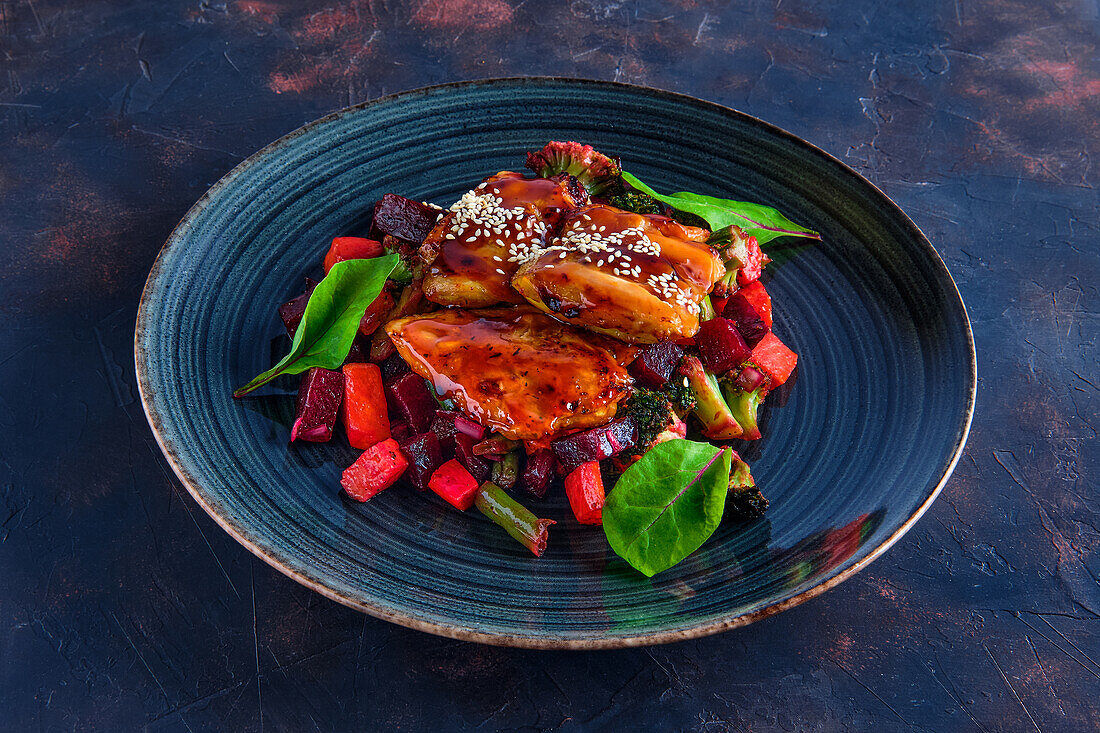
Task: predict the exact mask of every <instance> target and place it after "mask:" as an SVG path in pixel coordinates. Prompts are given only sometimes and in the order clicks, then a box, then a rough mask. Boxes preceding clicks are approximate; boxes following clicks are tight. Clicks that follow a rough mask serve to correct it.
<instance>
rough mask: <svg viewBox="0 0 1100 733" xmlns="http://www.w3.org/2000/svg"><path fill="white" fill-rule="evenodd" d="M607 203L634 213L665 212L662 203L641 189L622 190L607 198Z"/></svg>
mask: <svg viewBox="0 0 1100 733" xmlns="http://www.w3.org/2000/svg"><path fill="white" fill-rule="evenodd" d="M607 203H608V204H610V205H611V206H614V207H615V208H616V209H622V210H623V211H633V212H634V213H635V214H664V213H665V206H664V204H662V203H661V202H660V201H658V200H657V199H655V198H653V197H652V196H650V195H649V194H648V193H642V192H641V191H622V192H620V193H617V194H615V195H614V196H611V197H610V198H608V199H607Z"/></svg>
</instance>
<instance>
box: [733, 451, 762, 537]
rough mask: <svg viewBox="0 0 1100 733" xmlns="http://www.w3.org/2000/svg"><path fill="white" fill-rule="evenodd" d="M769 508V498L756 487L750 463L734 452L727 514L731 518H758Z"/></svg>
mask: <svg viewBox="0 0 1100 733" xmlns="http://www.w3.org/2000/svg"><path fill="white" fill-rule="evenodd" d="M767 510H768V500H767V499H765V498H764V495H763V494H761V493H760V489H758V488H757V487H756V482H755V481H754V480H753V478H752V474H751V473H750V472H749V464H747V463H745V461H744V460H742V459H741V456H739V455H737V451H734V452H733V461H732V462H731V464H730V489H729V494H727V496H726V516H728V517H730V518H731V519H741V520H746V519H756V518H757V517H759V516H762V515H763V514H764V512H766V511H767Z"/></svg>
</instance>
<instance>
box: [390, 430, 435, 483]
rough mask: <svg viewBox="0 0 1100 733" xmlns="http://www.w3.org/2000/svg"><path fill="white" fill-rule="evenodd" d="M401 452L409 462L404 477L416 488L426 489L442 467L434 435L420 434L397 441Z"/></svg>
mask: <svg viewBox="0 0 1100 733" xmlns="http://www.w3.org/2000/svg"><path fill="white" fill-rule="evenodd" d="M399 444H400V445H401V452H402V453H404V454H405V457H406V458H407V459H408V461H409V470H408V471H407V472H406V474H405V476H406V478H408V479H409V482H410V483H411V484H412V485H413V486H415V487H416V488H418V489H420V490H421V491H423V490H424V489H426V488H428V480H429V479H431V477H432V474H433V473H435V471H436V469H438V468H439V467H440V466H442V465H443V450H442V449H441V448H440V447H439V438H437V437H436V435H435V433H421V434H420V435H415V436H413V437H411V438H406V439H404V440H401V441H399Z"/></svg>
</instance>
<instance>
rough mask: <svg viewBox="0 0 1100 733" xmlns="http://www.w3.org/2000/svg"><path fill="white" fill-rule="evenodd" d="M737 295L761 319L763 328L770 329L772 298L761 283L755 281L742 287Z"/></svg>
mask: <svg viewBox="0 0 1100 733" xmlns="http://www.w3.org/2000/svg"><path fill="white" fill-rule="evenodd" d="M737 295H739V296H741V298H743V299H744V300H745V301H747V302H748V304H749V305H751V306H752V309H753V310H754V311H756V313H757V314H758V315H759V316H760V318H762V319H763V321H764V325H765V326H767V327H768V328H771V327H772V298H771V296H770V295H768V291H767V290H765V289H764V285H763V283H761V282H760V281H759V280H756V281H754V282H751V283H749V284H748V285H744V286H742V287H741V288H740V289H739V290H738V291H737Z"/></svg>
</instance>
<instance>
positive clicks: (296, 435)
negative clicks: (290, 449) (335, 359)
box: [290, 367, 344, 443]
mask: <svg viewBox="0 0 1100 733" xmlns="http://www.w3.org/2000/svg"><path fill="white" fill-rule="evenodd" d="M343 399H344V375H343V373H342V372H337V371H333V370H332V369H322V368H321V367H314V368H312V369H310V370H309V371H308V372H306V373H305V374H303V375H302V381H301V382H300V383H299V386H298V403H297V405H296V406H295V410H294V412H295V417H294V425H293V427H291V428H290V439H291V441H295V440H307V441H309V442H311V443H323V442H325V441H327V440H328V439H329V438H331V437H332V428H333V426H334V425H336V416H337V414H338V413H339V410H340V402H342V401H343Z"/></svg>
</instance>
